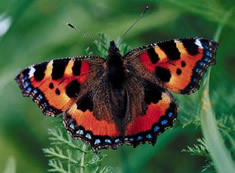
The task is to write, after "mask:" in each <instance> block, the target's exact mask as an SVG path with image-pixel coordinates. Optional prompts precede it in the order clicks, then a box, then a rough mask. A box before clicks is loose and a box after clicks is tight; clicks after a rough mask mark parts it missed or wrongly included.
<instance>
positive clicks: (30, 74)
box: [29, 66, 35, 78]
mask: <svg viewBox="0 0 235 173" xmlns="http://www.w3.org/2000/svg"><path fill="white" fill-rule="evenodd" d="M34 72H35V68H34V67H32V66H31V67H30V71H29V78H31V77H32V76H33V75H34Z"/></svg>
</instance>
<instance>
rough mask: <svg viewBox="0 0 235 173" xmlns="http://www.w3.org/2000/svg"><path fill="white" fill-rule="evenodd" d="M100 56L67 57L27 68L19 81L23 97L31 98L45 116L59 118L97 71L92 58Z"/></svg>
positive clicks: (19, 77) (18, 76) (98, 59)
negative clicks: (92, 73)
mask: <svg viewBox="0 0 235 173" xmlns="http://www.w3.org/2000/svg"><path fill="white" fill-rule="evenodd" d="M94 58H95V59H96V60H97V61H98V62H100V61H101V62H100V63H101V64H102V62H103V59H101V58H98V57H79V58H64V59H57V60H51V61H48V62H43V63H41V64H36V65H33V66H30V67H27V68H26V69H24V70H23V71H22V72H20V73H19V74H18V75H17V77H16V81H17V83H18V84H19V86H20V88H21V90H22V93H23V95H24V96H29V97H32V99H33V101H34V102H36V103H37V104H38V105H39V107H40V108H41V109H42V111H43V113H44V114H46V115H50V116H56V115H58V114H60V113H62V112H64V111H65V110H66V109H68V108H69V107H70V105H71V104H72V103H73V102H74V101H75V100H76V98H77V97H78V96H79V94H80V92H81V88H82V86H83V85H84V84H85V83H86V82H87V80H88V78H89V76H90V73H91V71H94V70H95V69H94V66H93V65H92V61H94V60H91V59H94Z"/></svg>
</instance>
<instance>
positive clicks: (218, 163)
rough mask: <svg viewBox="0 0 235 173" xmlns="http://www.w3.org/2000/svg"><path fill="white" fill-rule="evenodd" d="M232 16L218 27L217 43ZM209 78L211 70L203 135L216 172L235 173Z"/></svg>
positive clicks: (205, 88)
mask: <svg viewBox="0 0 235 173" xmlns="http://www.w3.org/2000/svg"><path fill="white" fill-rule="evenodd" d="M230 15H231V11H229V12H227V13H226V14H225V16H224V19H223V22H222V23H221V24H220V25H219V26H218V28H217V31H216V33H215V36H214V39H215V40H216V41H218V40H219V37H220V35H221V32H222V29H223V27H224V25H225V23H226V21H227V20H228V18H229V16H230ZM209 77H210V69H209V71H208V78H207V80H206V82H205V84H204V85H203V93H202V97H201V101H202V106H201V111H200V120H201V127H202V133H203V136H204V138H205V142H206V145H207V149H208V151H209V153H210V155H211V158H212V160H213V162H214V163H215V168H216V170H217V171H218V172H220V173H224V172H226V173H227V172H229V173H230V172H234V170H235V167H234V163H233V161H232V158H231V156H230V154H229V152H228V151H227V149H226V147H225V145H224V142H223V139H222V137H221V135H220V133H219V130H218V127H217V125H216V124H217V123H216V118H215V115H214V111H213V109H212V107H211V101H210V97H209Z"/></svg>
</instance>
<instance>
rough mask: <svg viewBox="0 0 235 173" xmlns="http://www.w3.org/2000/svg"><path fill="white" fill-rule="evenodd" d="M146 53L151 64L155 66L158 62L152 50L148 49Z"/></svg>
mask: <svg viewBox="0 0 235 173" xmlns="http://www.w3.org/2000/svg"><path fill="white" fill-rule="evenodd" d="M147 53H148V56H149V58H150V60H151V62H152V63H153V64H156V63H157V62H158V61H159V57H158V54H157V53H156V52H155V50H154V48H150V49H148V50H147Z"/></svg>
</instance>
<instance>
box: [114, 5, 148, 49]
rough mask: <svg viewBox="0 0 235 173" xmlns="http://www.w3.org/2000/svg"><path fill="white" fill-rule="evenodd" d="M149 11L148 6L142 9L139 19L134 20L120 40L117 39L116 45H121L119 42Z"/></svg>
mask: <svg viewBox="0 0 235 173" xmlns="http://www.w3.org/2000/svg"><path fill="white" fill-rule="evenodd" d="M148 9H149V7H148V6H146V7H145V8H144V10H143V11H142V12H141V13H140V15H139V17H138V18H137V19H136V20H135V22H134V23H133V24H132V25H131V26H130V27H129V28H128V29H127V30H126V32H125V33H124V34H123V35H122V36H121V38H120V39H119V41H118V43H117V45H119V44H120V43H121V41H122V40H123V38H124V37H125V36H126V34H127V33H128V32H129V31H130V30H131V29H132V28H133V27H134V26H135V24H136V23H137V22H138V21H139V20H140V19H141V18H142V16H143V15H144V13H145V12H146V11H147V10H148Z"/></svg>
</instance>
